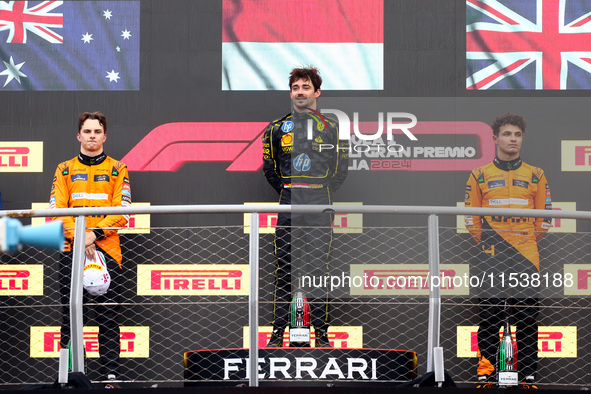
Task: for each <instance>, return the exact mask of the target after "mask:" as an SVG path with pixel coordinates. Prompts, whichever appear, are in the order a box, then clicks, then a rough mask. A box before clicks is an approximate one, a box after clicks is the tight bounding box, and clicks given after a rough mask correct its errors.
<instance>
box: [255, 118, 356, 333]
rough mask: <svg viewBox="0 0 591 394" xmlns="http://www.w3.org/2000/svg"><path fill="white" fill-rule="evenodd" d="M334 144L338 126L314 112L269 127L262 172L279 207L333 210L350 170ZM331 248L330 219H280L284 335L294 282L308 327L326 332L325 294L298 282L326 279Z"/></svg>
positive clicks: (278, 317)
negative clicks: (304, 305) (304, 304)
mask: <svg viewBox="0 0 591 394" xmlns="http://www.w3.org/2000/svg"><path fill="white" fill-rule="evenodd" d="M309 120H311V123H312V128H311V129H312V135H311V136H310V138H309V136H308V121H309ZM338 138H339V135H338V126H337V122H336V121H335V120H334V119H331V118H329V117H325V116H323V115H320V114H319V113H318V112H315V111H314V112H310V113H308V112H306V113H298V112H294V113H291V114H288V115H286V116H284V117H283V118H281V119H278V120H275V121H273V122H271V123H270V124H269V126H267V128H266V129H265V130H264V134H263V161H264V164H263V170H264V173H265V177H266V178H267V181H268V182H269V183H270V184H271V186H273V188H275V190H276V191H277V192H278V193H279V194H280V198H279V201H280V204H291V205H292V206H295V205H310V204H312V205H328V204H331V197H332V194H333V193H334V192H335V191H336V190H337V189H338V188H339V187H340V186H341V184H342V183H343V181H344V180H345V177H346V176H347V168H348V156H349V151H348V149H349V145H348V141H347V142H341V145H339V139H338ZM339 148H341V149H339ZM294 209H297V208H296V207H294ZM331 242H332V215H331V214H330V213H323V214H302V213H293V212H292V213H280V214H279V217H278V219H277V226H276V231H275V255H276V256H277V267H276V271H275V290H274V307H273V327H275V328H281V329H283V328H285V326H286V325H287V323H288V313H289V303H290V301H291V294H292V292H291V290H292V289H291V285H292V277H294V278H295V279H296V281H297V282H294V283H293V285H294V289H293V290H295V289H296V288H295V286H297V288H300V289H302V290H303V291H304V294H306V295H307V297H308V301H309V303H310V307H311V319H310V320H311V324H312V325H313V326H314V328H316V329H324V330H326V329H327V328H328V325H329V311H328V293H327V291H326V289H325V288H324V289H318V288H315V289H312V288H311V287H309V288H305V287H304V284H306V283H302V282H301V276H302V275H306V276H308V277H314V276H316V277H325V276H326V275H328V258H329V253H330V245H331Z"/></svg>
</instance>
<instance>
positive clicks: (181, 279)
mask: <svg viewBox="0 0 591 394" xmlns="http://www.w3.org/2000/svg"><path fill="white" fill-rule="evenodd" d="M137 277H138V283H137V294H138V295H140V296H156V295H160V296H163V295H166V296H174V295H183V296H232V295H234V296H245V295H248V289H249V274H248V265H247V264H236V265H229V264H181V265H174V264H153V265H152V264H148V265H138V267H137Z"/></svg>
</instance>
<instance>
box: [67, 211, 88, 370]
mask: <svg viewBox="0 0 591 394" xmlns="http://www.w3.org/2000/svg"><path fill="white" fill-rule="evenodd" d="M74 231H75V232H74V252H73V255H72V282H71V285H70V340H71V341H72V342H71V352H72V372H82V373H84V343H83V341H82V326H83V321H82V308H83V305H82V282H83V276H84V249H85V246H86V245H85V239H86V217H84V216H78V217H77V218H76V227H75V230H74Z"/></svg>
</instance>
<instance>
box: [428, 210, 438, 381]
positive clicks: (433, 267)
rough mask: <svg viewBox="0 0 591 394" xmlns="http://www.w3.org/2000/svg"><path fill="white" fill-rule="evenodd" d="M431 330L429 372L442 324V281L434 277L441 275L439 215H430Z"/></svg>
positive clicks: (429, 333) (429, 335)
mask: <svg viewBox="0 0 591 394" xmlns="http://www.w3.org/2000/svg"><path fill="white" fill-rule="evenodd" d="M428 237H429V328H428V329H429V331H428V341H427V372H431V371H433V370H434V366H433V360H434V358H433V357H434V356H433V354H434V351H433V349H434V348H436V347H439V331H440V324H441V282H440V280H436V281H435V284H436V285H437V286H434V281H433V278H435V277H437V278H440V276H439V217H438V216H437V215H429V224H428Z"/></svg>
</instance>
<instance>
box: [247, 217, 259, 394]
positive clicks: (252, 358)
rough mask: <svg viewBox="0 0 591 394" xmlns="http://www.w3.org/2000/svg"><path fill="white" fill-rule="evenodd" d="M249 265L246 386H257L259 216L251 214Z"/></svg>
mask: <svg viewBox="0 0 591 394" xmlns="http://www.w3.org/2000/svg"><path fill="white" fill-rule="evenodd" d="M249 245H250V251H249V264H250V292H249V297H248V308H249V311H248V323H249V328H250V330H249V332H250V334H249V335H250V344H249V352H248V354H249V366H250V368H249V376H248V385H249V386H251V387H258V385H259V214H258V213H257V212H252V213H251V215H250V238H249Z"/></svg>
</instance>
